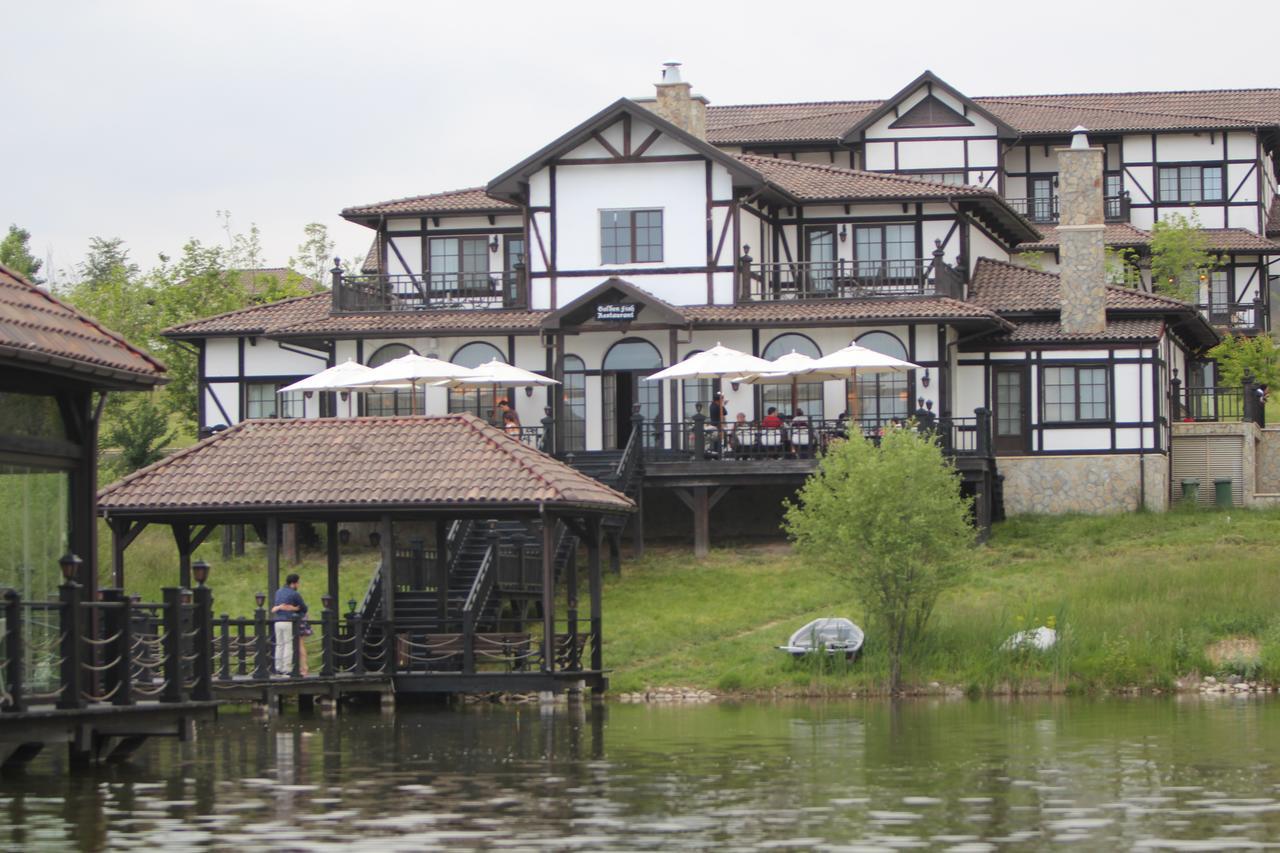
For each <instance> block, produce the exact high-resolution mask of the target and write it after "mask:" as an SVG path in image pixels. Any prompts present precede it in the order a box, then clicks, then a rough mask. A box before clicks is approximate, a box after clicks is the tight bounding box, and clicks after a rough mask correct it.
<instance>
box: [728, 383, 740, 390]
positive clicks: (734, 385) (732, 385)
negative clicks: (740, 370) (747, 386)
mask: <svg viewBox="0 0 1280 853" xmlns="http://www.w3.org/2000/svg"><path fill="white" fill-rule="evenodd" d="M741 384H742V383H741V382H730V383H729V387H730V388H732V389H733V390H734V391H737V390H738V386H739V385H741Z"/></svg>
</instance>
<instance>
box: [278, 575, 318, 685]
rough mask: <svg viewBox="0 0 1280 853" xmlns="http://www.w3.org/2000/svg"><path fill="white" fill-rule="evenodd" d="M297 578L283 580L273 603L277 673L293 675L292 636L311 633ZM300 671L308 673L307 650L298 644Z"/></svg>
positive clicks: (288, 577)
mask: <svg viewBox="0 0 1280 853" xmlns="http://www.w3.org/2000/svg"><path fill="white" fill-rule="evenodd" d="M299 580H300V578H299V577H298V575H297V574H296V573H295V574H290V575H288V576H287V577H286V578H285V579H284V586H282V587H280V588H279V589H278V590H276V595H275V599H274V600H273V601H272V602H271V614H272V616H271V618H272V620H274V625H275V634H276V673H277V674H279V675H292V674H293V637H294V634H295V632H296V633H297V635H298V636H299V637H305V636H307V635H308V634H310V633H311V630H310V627H309V626H308V625H307V621H306V619H307V603H306V602H305V601H303V600H302V593H300V592H298V583H299ZM298 671H299V672H300V673H302V674H303V675H306V674H307V649H306V646H304V645H302V644H301V643H299V644H298Z"/></svg>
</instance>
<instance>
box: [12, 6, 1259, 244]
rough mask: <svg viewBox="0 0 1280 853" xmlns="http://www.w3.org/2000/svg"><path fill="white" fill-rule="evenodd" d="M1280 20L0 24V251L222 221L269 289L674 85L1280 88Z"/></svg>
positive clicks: (825, 90) (942, 15)
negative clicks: (256, 250) (317, 255)
mask: <svg viewBox="0 0 1280 853" xmlns="http://www.w3.org/2000/svg"><path fill="white" fill-rule="evenodd" d="M1215 9H1216V11H1215ZM1275 10H1276V7H1275V5H1274V4H1273V3H1272V2H1261V1H1259V2H1233V3H1230V4H1223V5H1220V6H1219V7H1213V6H1206V5H1205V4H1204V3H1203V2H1200V3H1195V4H1190V3H1186V4H1183V3H1178V2H1172V1H1171V0H1165V2H1162V3H1160V4H1159V5H1158V6H1153V5H1150V4H1146V3H1143V4H1136V3H1126V2H1117V0H1110V2H1101V3H1091V2H1077V3H1072V2H1070V0H1059V2H1054V3H1050V4H1045V3H1034V2H1022V3H978V2H973V0H968V2H956V0H944V2H879V3H866V2H857V3H846V2H831V3H825V4H823V3H817V2H804V3H797V2H794V0H793V2H777V0H771V1H770V2H762V3H756V2H745V0H744V1H743V2H734V3H710V2H690V0H685V2H672V0H665V2H663V1H662V0H660V2H656V3H640V4H618V3H605V2H598V1H597V2H584V3H576V2H575V3H561V2H553V0H536V2H528V0H525V2H519V3H506V2H498V0H491V2H469V3H427V2H403V1H402V2H361V3H339V2H329V0H296V2H285V0H269V2H268V0H248V2H225V0H206V2H180V1H179V0H164V2H131V1H130V0H118V2H109V3H108V2H71V1H70V0H58V2H52V0H45V2H31V0H0V29H2V31H3V32H4V47H3V49H0V81H3V89H2V90H0V91H3V95H2V96H0V105H2V107H0V108H2V109H3V111H4V123H5V127H4V130H3V132H0V228H2V227H4V226H7V224H8V223H10V222H14V223H18V224H20V225H22V226H23V227H25V228H27V229H28V230H30V231H31V232H32V235H33V239H32V245H33V249H34V251H35V253H36V254H37V255H38V256H41V257H43V256H45V255H46V254H47V253H50V252H51V253H52V255H53V258H54V265H55V266H56V267H57V268H63V269H65V268H68V267H71V266H72V265H74V264H75V263H76V262H77V261H78V260H79V259H80V258H81V257H82V255H83V253H84V250H85V248H86V246H87V244H88V241H89V238H90V237H92V236H95V235H97V236H112V237H114V236H118V237H122V238H124V239H125V241H126V242H127V244H128V245H129V246H130V248H131V250H132V254H133V257H134V259H135V260H137V261H138V262H139V263H141V264H143V265H144V266H147V265H149V264H150V263H152V262H153V261H154V259H155V257H156V255H157V253H159V252H167V253H170V254H175V253H176V252H177V251H178V250H179V249H180V247H181V245H182V243H183V242H184V241H185V239H186V238H188V237H191V236H194V237H198V238H200V239H201V240H204V241H210V242H212V241H219V240H225V235H224V233H223V231H222V230H221V223H220V221H219V219H218V217H217V215H216V211H218V210H230V211H231V212H232V214H233V225H234V227H236V228H237V229H238V230H243V229H246V228H247V227H248V225H249V223H251V222H256V223H257V224H258V225H259V227H260V228H261V229H262V234H263V242H264V246H265V249H266V258H267V261H268V262H269V264H270V265H283V264H284V263H285V262H286V260H287V258H288V257H289V255H290V254H291V253H292V252H293V251H294V248H295V247H296V246H297V244H298V242H299V241H300V239H301V235H302V226H303V225H304V224H305V223H307V222H313V221H317V222H323V223H325V224H326V225H327V226H329V229H330V232H331V234H332V235H333V236H334V237H335V238H336V240H337V243H338V252H339V254H344V255H345V254H350V253H355V252H359V253H363V252H364V251H365V249H366V248H367V247H368V243H369V236H370V232H369V231H368V230H366V229H364V228H361V227H359V226H356V225H351V224H349V223H346V222H344V221H343V220H342V219H341V218H340V217H339V216H338V212H339V211H340V210H341V209H342V208H343V207H345V206H347V205H352V204H362V203H367V202H373V201H380V200H384V199H389V198H397V197H402V196H410V195H419V194H423V193H429V192H439V191H441V190H446V189H455V188H460V187H466V186H475V185H479V184H483V183H485V182H486V181H487V180H488V179H490V178H491V177H493V176H495V175H497V174H498V173H500V172H501V171H503V170H504V169H506V168H507V167H508V166H511V165H514V164H515V163H516V162H518V161H519V160H521V159H522V158H524V157H525V156H526V155H528V154H530V153H532V152H533V151H535V150H536V149H538V148H540V147H541V146H542V145H544V144H545V143H547V142H548V141H550V140H551V139H553V138H555V137H556V136H558V135H559V134H561V133H562V132H564V131H565V130H568V129H569V128H570V127H572V126H573V125H574V124H576V123H577V122H579V121H581V120H582V119H584V118H586V117H587V116H589V115H591V114H592V113H594V112H596V111H597V110H599V109H600V108H601V107H603V106H605V105H607V104H609V103H610V102H612V101H613V100H615V99H616V98H618V97H620V96H624V95H626V96H638V95H651V94H652V92H653V86H652V84H653V83H654V82H655V81H656V80H657V78H658V75H659V70H660V66H661V63H662V62H663V61H666V60H678V61H681V62H683V63H684V75H685V79H686V80H688V81H689V82H691V83H692V84H693V87H694V91H695V92H699V93H701V94H703V95H706V96H707V97H708V98H709V99H710V100H711V102H712V103H713V104H732V103H759V102H777V101H803V100H831V99H843V98H878V97H886V96H888V95H890V94H892V93H894V92H895V91H897V90H898V89H899V88H901V87H902V86H903V85H905V84H906V83H907V82H909V81H910V80H911V79H912V78H914V77H915V76H916V75H918V74H919V73H920V72H921V71H923V70H924V69H926V68H929V69H931V70H932V71H934V72H935V73H937V74H938V75H940V76H941V77H942V78H943V79H945V80H947V81H948V82H950V83H951V84H953V85H954V86H956V87H957V88H959V89H960V90H961V91H963V92H965V93H967V94H970V95H995V94H1018V93H1052V92H1070V91H1126V90H1135V89H1139V90H1144V89H1188V88H1190V89H1207V88H1242V87H1259V86H1275V85H1280V79H1278V78H1280V75H1278V74H1277V72H1276V70H1275V69H1276V63H1275V59H1274V50H1275V48H1274V36H1273V35H1272V32H1273V30H1274V25H1273V23H1268V24H1264V22H1267V21H1271V22H1274V20H1275ZM1206 13H1207V14H1208V17H1207V19H1206V18H1204V17H1202V16H1204V15H1205V14H1206ZM1219 13H1221V14H1219ZM1233 21H1234V22H1239V26H1240V29H1239V30H1238V31H1237V32H1236V33H1232V32H1231V31H1230V30H1229V29H1228V28H1229V26H1230V24H1231V23H1232V22H1233ZM1268 42H1270V44H1269V43H1268ZM1218 43H1222V44H1223V47H1221V48H1218V47H1216V45H1217V44H1218ZM1229 45H1230V46H1229ZM1234 45H1242V46H1243V47H1234Z"/></svg>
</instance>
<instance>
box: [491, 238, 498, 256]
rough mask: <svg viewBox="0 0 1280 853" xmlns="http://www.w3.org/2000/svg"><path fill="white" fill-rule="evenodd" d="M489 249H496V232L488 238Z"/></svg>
mask: <svg viewBox="0 0 1280 853" xmlns="http://www.w3.org/2000/svg"><path fill="white" fill-rule="evenodd" d="M489 251H490V252H496V251H498V235H497V234H494V235H493V237H492V238H490V240H489Z"/></svg>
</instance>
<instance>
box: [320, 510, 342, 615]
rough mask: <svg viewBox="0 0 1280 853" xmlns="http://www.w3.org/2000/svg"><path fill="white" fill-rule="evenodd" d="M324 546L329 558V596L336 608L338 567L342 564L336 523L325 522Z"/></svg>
mask: <svg viewBox="0 0 1280 853" xmlns="http://www.w3.org/2000/svg"><path fill="white" fill-rule="evenodd" d="M324 545H325V550H326V551H328V558H329V567H328V568H329V579H328V580H329V595H330V597H332V598H333V602H334V607H335V608H336V607H337V606H338V567H339V566H340V565H341V562H342V557H341V555H340V554H339V553H338V522H336V521H326V522H325V525H324Z"/></svg>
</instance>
